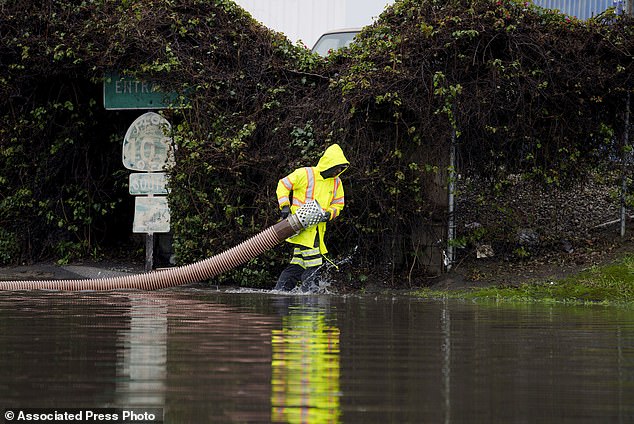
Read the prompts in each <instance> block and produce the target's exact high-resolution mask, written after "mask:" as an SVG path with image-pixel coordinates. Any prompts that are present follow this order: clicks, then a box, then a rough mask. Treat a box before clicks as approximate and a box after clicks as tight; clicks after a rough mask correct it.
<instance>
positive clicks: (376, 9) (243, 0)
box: [234, 0, 394, 48]
mask: <svg viewBox="0 0 634 424" xmlns="http://www.w3.org/2000/svg"><path fill="white" fill-rule="evenodd" d="M234 1H235V2H236V4H238V5H239V6H240V7H242V8H243V9H245V10H246V11H247V12H249V13H250V14H251V16H253V18H255V19H256V20H258V21H260V22H261V23H262V24H264V25H266V26H267V27H269V28H271V29H272V30H274V31H278V32H281V33H283V34H284V35H286V37H288V38H289V39H290V40H291V41H292V42H297V41H299V40H301V41H302V42H303V43H304V44H305V45H306V46H307V47H309V48H310V47H312V46H313V44H315V42H316V41H317V39H318V38H319V36H320V35H321V34H323V33H324V32H326V31H329V30H332V29H341V28H350V27H362V26H365V25H369V24H371V23H372V22H373V18H376V17H378V16H379V15H380V14H381V12H382V11H383V9H384V8H385V6H386V5H388V4H392V3H394V0H234Z"/></svg>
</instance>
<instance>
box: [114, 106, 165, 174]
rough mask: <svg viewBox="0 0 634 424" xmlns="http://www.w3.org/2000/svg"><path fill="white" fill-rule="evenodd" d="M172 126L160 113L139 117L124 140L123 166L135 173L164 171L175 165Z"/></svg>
mask: <svg viewBox="0 0 634 424" xmlns="http://www.w3.org/2000/svg"><path fill="white" fill-rule="evenodd" d="M170 129H171V125H170V123H169V122H168V121H167V119H165V118H163V117H162V116H161V115H159V114H158V113H154V112H148V113H144V114H143V115H141V116H139V117H138V118H137V119H136V120H135V121H134V122H133V123H132V125H130V128H128V131H127V132H126V134H125V138H124V139H123V166H125V167H126V168H128V169H131V170H133V171H148V172H152V171H162V170H163V169H165V166H166V165H173V164H174V152H173V149H172V144H171V141H172V140H171V138H170V137H169V134H170Z"/></svg>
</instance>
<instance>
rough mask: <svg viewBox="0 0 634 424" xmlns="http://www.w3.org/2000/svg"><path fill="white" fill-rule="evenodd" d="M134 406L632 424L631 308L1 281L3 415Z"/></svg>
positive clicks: (254, 419) (315, 417)
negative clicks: (77, 287) (15, 285)
mask: <svg viewBox="0 0 634 424" xmlns="http://www.w3.org/2000/svg"><path fill="white" fill-rule="evenodd" d="M136 407H141V408H161V409H162V413H163V418H164V422H165V423H268V422H280V423H399V424H400V423H494V422H495V423H566V422H570V423H575V424H578V423H599V422H601V423H607V422H611V423H631V422H634V311H632V310H629V309H624V308H610V307H599V306H597V307H589V306H586V307H569V306H543V305H519V306H518V305H499V304H498V305H496V304H474V303H470V302H461V301H447V300H429V299H417V298H413V297H407V296H381V295H379V296H375V295H351V296H336V295H303V296H300V295H296V296H291V295H279V294H273V293H268V292H240V291H236V292H227V291H217V290H211V289H209V290H207V289H193V288H181V289H172V290H165V291H158V292H141V291H118V292H108V293H97V292H82V293H63V292H47V291H37V292H3V293H0V412H2V411H4V409H5V408H136ZM7 422H8V421H7Z"/></svg>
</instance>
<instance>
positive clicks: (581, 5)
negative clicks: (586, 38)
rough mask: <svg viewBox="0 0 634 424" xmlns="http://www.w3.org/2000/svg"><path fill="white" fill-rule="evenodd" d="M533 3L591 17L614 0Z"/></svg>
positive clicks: (579, 15)
mask: <svg viewBox="0 0 634 424" xmlns="http://www.w3.org/2000/svg"><path fill="white" fill-rule="evenodd" d="M533 3H534V4H536V5H537V6H541V7H545V8H548V9H557V10H559V11H560V12H562V13H565V14H566V15H570V16H576V17H577V18H579V19H588V18H591V17H592V16H596V15H598V14H599V13H601V12H604V11H605V10H606V9H607V8H608V7H612V6H614V0H533Z"/></svg>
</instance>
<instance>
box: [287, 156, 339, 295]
mask: <svg viewBox="0 0 634 424" xmlns="http://www.w3.org/2000/svg"><path fill="white" fill-rule="evenodd" d="M349 164H350V163H349V162H348V160H347V159H346V157H345V156H344V154H343V150H341V147H339V145H338V144H333V145H332V146H330V147H328V148H327V149H326V151H325V152H324V154H323V156H322V157H321V158H320V159H319V163H318V164H317V166H313V167H305V168H298V169H296V170H295V171H293V172H292V173H290V174H289V175H287V176H286V177H284V178H282V179H281V180H280V181H279V183H278V184H277V201H278V203H279V207H280V211H281V215H282V218H286V217H287V216H288V215H289V214H290V213H294V212H295V210H297V209H298V208H300V207H301V206H302V205H303V204H304V203H307V202H310V201H312V200H317V202H318V203H319V204H320V205H321V207H322V208H323V209H324V212H325V213H324V219H323V221H322V222H320V223H319V224H317V225H316V226H312V227H308V228H306V229H304V230H302V231H301V232H300V233H299V234H296V235H294V236H293V237H290V238H289V239H287V240H286V241H288V242H289V243H292V244H295V245H297V247H295V250H294V251H293V258H292V259H291V263H290V265H289V266H288V267H287V268H286V269H285V270H284V271H282V273H281V274H280V277H279V279H278V280H277V285H276V286H275V289H276V290H286V291H288V290H292V289H293V288H294V287H295V285H296V284H297V283H298V282H300V281H301V282H302V283H304V284H307V283H309V282H310V279H311V277H313V276H314V274H315V271H316V270H317V268H318V267H319V266H320V265H321V264H322V261H323V258H322V255H324V254H326V253H328V250H327V249H326V245H325V244H324V234H325V232H326V221H329V220H331V219H335V218H336V217H337V216H339V213H340V212H341V210H342V209H343V206H344V196H343V184H342V183H341V179H339V175H340V174H341V173H342V172H343V171H345V169H346V168H347V167H348V165H349Z"/></svg>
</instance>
